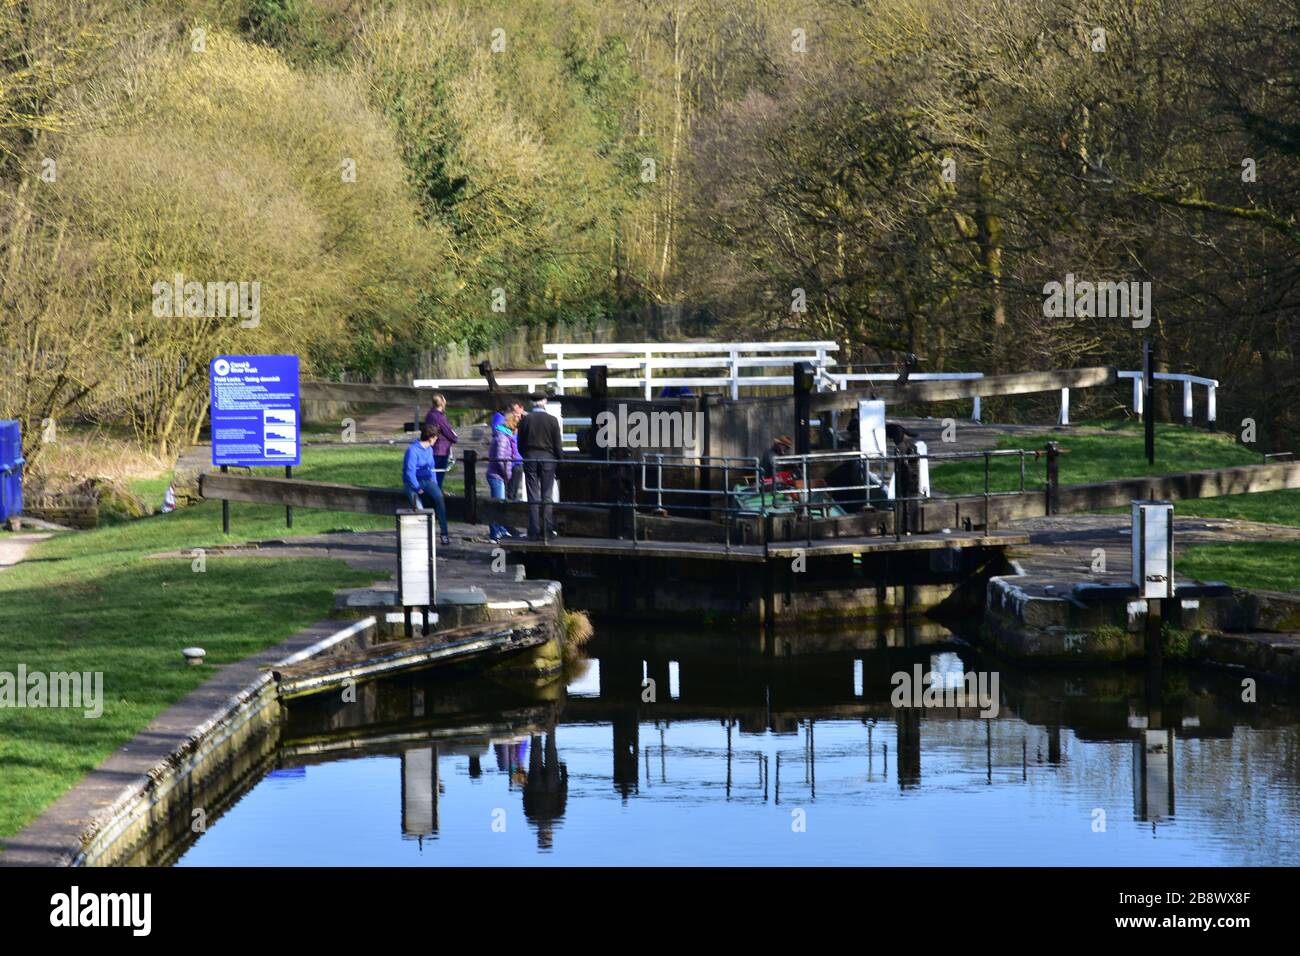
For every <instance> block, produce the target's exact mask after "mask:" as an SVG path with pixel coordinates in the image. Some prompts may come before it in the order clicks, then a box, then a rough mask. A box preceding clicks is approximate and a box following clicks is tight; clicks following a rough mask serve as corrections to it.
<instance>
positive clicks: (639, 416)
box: [596, 404, 704, 448]
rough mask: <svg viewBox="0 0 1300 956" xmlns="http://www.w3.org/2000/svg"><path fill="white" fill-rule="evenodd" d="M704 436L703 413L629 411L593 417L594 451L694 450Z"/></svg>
mask: <svg viewBox="0 0 1300 956" xmlns="http://www.w3.org/2000/svg"><path fill="white" fill-rule="evenodd" d="M703 434H704V413H703V412H683V411H671V412H649V411H641V410H640V409H632V410H629V409H628V407H627V405H625V404H620V405H619V406H618V412H617V413H615V412H612V411H603V412H601V413H600V414H598V415H597V416H596V447H597V448H693V447H694V446H695V443H696V441H697V440H698V439H699V438H700V436H702V435H703Z"/></svg>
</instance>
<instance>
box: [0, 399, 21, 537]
mask: <svg viewBox="0 0 1300 956" xmlns="http://www.w3.org/2000/svg"><path fill="white" fill-rule="evenodd" d="M22 510H23V436H22V432H21V431H20V430H19V428H18V423H17V422H16V421H13V420H12V419H3V420H0V523H3V522H5V521H8V520H9V519H10V518H12V517H14V516H15V515H19V514H22Z"/></svg>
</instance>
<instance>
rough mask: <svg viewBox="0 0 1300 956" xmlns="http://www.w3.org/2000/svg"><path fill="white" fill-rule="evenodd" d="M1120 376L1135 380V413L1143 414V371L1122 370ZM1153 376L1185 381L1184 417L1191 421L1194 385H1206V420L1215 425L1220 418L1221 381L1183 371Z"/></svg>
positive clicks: (1154, 376) (1170, 380)
mask: <svg viewBox="0 0 1300 956" xmlns="http://www.w3.org/2000/svg"><path fill="white" fill-rule="evenodd" d="M1119 377H1120V378H1131V379H1132V380H1133V414H1134V415H1141V414H1142V392H1143V388H1142V373H1141V372H1140V371H1139V372H1120V373H1119ZM1152 378H1155V379H1156V380H1158V381H1163V382H1182V383H1183V419H1184V420H1185V421H1188V422H1190V421H1191V420H1192V418H1193V414H1192V409H1193V406H1192V386H1193V385H1204V386H1205V420H1206V421H1207V422H1208V423H1210V424H1211V425H1213V424H1214V423H1215V422H1216V421H1217V420H1218V418H1219V405H1218V388H1219V383H1218V381H1217V380H1215V379H1212V378H1202V377H1201V376H1200V375H1186V374H1184V373H1182V372H1153V373H1152Z"/></svg>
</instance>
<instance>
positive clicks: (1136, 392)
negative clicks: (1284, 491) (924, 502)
mask: <svg viewBox="0 0 1300 956" xmlns="http://www.w3.org/2000/svg"><path fill="white" fill-rule="evenodd" d="M819 375H820V376H821V378H823V379H825V380H826V381H828V382H830V383H832V384H831V388H832V389H834V390H839V389H844V388H852V387H853V383H855V382H893V381H897V379H898V373H896V372H864V373H852V374H850V373H842V372H830V371H826V370H825V369H823V370H821V371H820V372H819ZM1118 375H1119V377H1120V378H1130V379H1132V380H1133V403H1132V407H1133V414H1135V415H1141V414H1142V372H1141V371H1134V372H1124V371H1122V372H1119V373H1118ZM787 377H788V376H787ZM983 377H984V373H983V372H913V373H912V374H911V375H909V376H908V381H909V382H935V381H944V380H962V379H965V380H974V379H981V378H983ZM1154 377H1155V378H1156V379H1158V380H1159V381H1162V382H1182V383H1183V418H1184V419H1185V420H1186V421H1187V422H1189V423H1190V422H1191V421H1192V419H1193V417H1194V416H1193V407H1194V406H1193V402H1192V386H1193V385H1204V386H1205V389H1206V415H1205V419H1206V421H1207V422H1208V423H1209V424H1211V425H1212V424H1214V422H1215V421H1217V419H1218V395H1217V391H1216V390H1217V389H1218V387H1219V383H1218V381H1217V380H1215V379H1212V378H1204V377H1202V376H1200V375H1189V374H1186V373H1183V372H1155V373H1154ZM970 417H971V421H973V422H978V421H980V397H979V396H978V395H976V396H974V402H973V404H972V407H971V416H970ZM1056 423H1057V424H1058V425H1068V424H1070V390H1069V389H1068V388H1063V389H1061V411H1060V413H1059V414H1058V415H1057V417H1056Z"/></svg>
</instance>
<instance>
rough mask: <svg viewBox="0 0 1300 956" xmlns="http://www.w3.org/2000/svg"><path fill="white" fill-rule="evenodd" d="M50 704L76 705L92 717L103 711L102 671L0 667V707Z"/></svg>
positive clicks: (55, 705)
mask: <svg viewBox="0 0 1300 956" xmlns="http://www.w3.org/2000/svg"><path fill="white" fill-rule="evenodd" d="M4 707H15V708H21V707H31V708H38V707H50V708H71V709H74V710H76V709H80V710H81V711H82V712H83V713H84V714H85V716H86V717H88V718H90V719H92V720H93V719H94V718H96V717H99V716H101V715H102V714H103V713H104V674H103V672H102V671H94V672H92V671H85V672H81V671H70V672H68V671H55V672H54V673H46V672H45V671H29V670H28V669H27V665H26V664H19V665H18V672H17V673H16V674H15V673H13V672H11V671H0V708H4Z"/></svg>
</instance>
